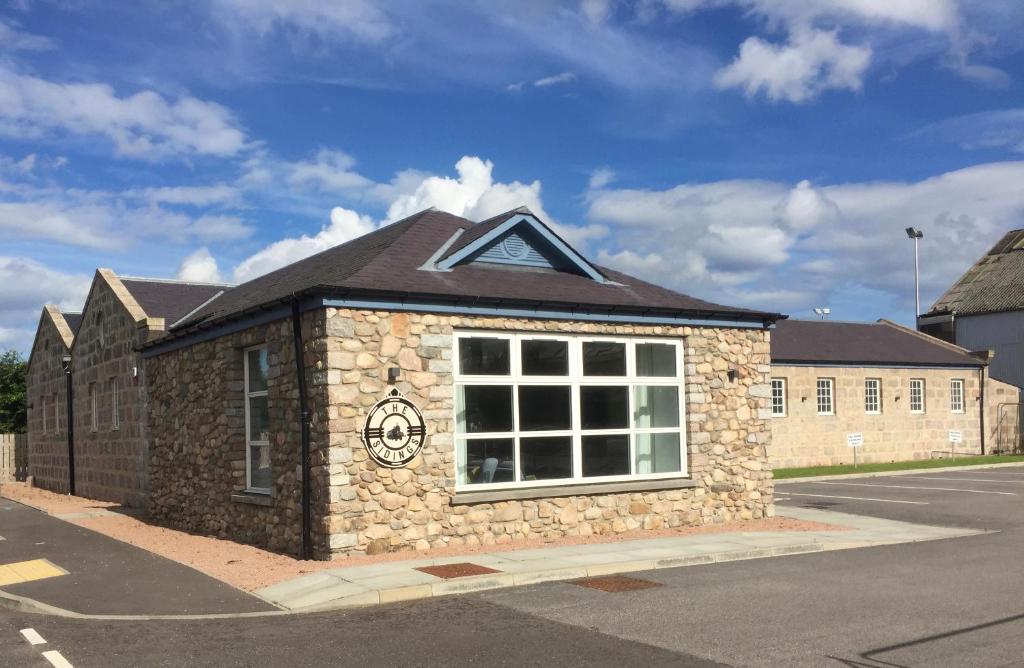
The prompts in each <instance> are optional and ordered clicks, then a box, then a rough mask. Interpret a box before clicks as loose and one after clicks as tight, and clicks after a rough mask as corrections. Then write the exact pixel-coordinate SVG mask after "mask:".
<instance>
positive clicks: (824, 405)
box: [818, 378, 835, 415]
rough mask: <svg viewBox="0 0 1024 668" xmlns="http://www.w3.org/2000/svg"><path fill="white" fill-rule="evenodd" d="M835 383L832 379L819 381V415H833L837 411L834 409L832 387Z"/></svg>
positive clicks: (820, 379)
mask: <svg viewBox="0 0 1024 668" xmlns="http://www.w3.org/2000/svg"><path fill="white" fill-rule="evenodd" d="M833 385H834V382H833V380H832V379H831V378H819V379H818V415H833V414H834V413H835V410H834V409H833V407H832V387H833Z"/></svg>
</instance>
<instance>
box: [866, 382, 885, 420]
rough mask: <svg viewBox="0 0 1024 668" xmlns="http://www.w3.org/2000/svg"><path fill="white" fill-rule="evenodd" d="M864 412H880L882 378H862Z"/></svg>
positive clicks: (870, 413)
mask: <svg viewBox="0 0 1024 668" xmlns="http://www.w3.org/2000/svg"><path fill="white" fill-rule="evenodd" d="M864 412H865V413H867V414H868V415H878V414H879V413H881V412H882V379H881V378H865V379H864Z"/></svg>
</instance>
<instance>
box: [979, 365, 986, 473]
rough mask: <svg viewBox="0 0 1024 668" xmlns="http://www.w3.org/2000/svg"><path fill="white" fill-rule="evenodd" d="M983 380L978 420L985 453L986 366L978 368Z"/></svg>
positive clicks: (982, 452) (983, 452) (982, 451)
mask: <svg viewBox="0 0 1024 668" xmlns="http://www.w3.org/2000/svg"><path fill="white" fill-rule="evenodd" d="M978 374H979V376H980V380H981V410H979V411H978V421H979V423H980V425H979V426H980V428H981V454H985V367H981V368H980V369H978Z"/></svg>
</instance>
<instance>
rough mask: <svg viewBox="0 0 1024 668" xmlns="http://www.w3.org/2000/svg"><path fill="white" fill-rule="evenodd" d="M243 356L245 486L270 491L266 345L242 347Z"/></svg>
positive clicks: (271, 478) (248, 488) (268, 368)
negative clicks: (243, 349) (243, 348)
mask: <svg viewBox="0 0 1024 668" xmlns="http://www.w3.org/2000/svg"><path fill="white" fill-rule="evenodd" d="M244 357H245V487H246V490H247V491H250V492H259V493H263V494H269V493H270V488H271V485H272V484H273V475H272V474H271V469H270V406H269V404H268V398H267V372H268V371H269V370H270V364H269V360H268V357H267V347H266V346H255V347H253V348H247V349H246V350H245V351H244Z"/></svg>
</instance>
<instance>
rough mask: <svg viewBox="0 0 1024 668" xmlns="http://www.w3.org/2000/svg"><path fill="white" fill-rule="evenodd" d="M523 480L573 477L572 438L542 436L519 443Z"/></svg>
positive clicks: (525, 439) (522, 440)
mask: <svg viewBox="0 0 1024 668" xmlns="http://www.w3.org/2000/svg"><path fill="white" fill-rule="evenodd" d="M519 461H520V471H521V473H522V479H523V480H551V479H553V478H571V477H572V437H571V436H542V437H535V438H524V439H521V440H520V441H519Z"/></svg>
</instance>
